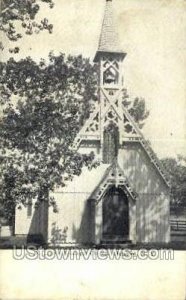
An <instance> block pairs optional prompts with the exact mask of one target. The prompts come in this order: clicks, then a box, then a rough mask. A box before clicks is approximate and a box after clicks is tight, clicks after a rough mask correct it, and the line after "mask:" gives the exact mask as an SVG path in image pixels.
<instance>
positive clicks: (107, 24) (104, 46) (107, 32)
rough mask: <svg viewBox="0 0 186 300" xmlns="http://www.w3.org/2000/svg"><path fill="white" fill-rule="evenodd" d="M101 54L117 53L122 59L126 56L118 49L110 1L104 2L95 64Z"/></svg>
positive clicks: (118, 44)
mask: <svg viewBox="0 0 186 300" xmlns="http://www.w3.org/2000/svg"><path fill="white" fill-rule="evenodd" d="M103 53H117V54H120V55H121V56H122V57H124V56H125V55H126V54H125V53H124V52H123V51H122V50H121V47H120V43H119V38H118V32H117V30H116V25H115V19H114V14H113V7H112V0H106V6H105V13H104V18H103V23H102V29H101V34H100V39H99V45H98V50H97V52H96V55H95V58H94V61H95V62H97V61H98V60H99V56H100V54H103Z"/></svg>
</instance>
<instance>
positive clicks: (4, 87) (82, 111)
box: [0, 53, 148, 219]
mask: <svg viewBox="0 0 186 300" xmlns="http://www.w3.org/2000/svg"><path fill="white" fill-rule="evenodd" d="M0 72H1V74H2V76H1V79H0V93H1V104H2V106H3V107H4V110H3V115H2V118H1V122H0V142H1V149H3V150H2V153H1V165H2V171H1V190H0V194H1V196H0V197H1V200H0V202H1V204H2V205H3V206H4V211H5V212H6V216H8V218H9V219H11V218H12V215H13V211H14V207H15V205H17V206H18V207H19V205H20V204H21V203H22V204H24V205H26V203H27V202H28V201H29V199H33V198H39V199H40V200H42V199H44V198H47V197H48V196H47V195H48V192H49V191H52V190H53V189H54V187H56V186H57V185H58V186H59V185H62V186H63V185H65V183H66V181H67V180H71V179H72V178H73V176H74V175H79V174H80V173H81V169H82V167H83V166H84V165H85V166H87V167H89V168H92V167H94V166H95V165H97V164H98V162H96V161H95V160H94V155H93V154H92V153H91V154H90V155H82V154H80V153H77V152H76V151H75V150H73V148H72V145H73V141H74V138H75V136H76V134H77V133H78V131H79V130H80V128H81V127H82V125H83V124H84V122H85V121H86V119H87V118H88V117H89V115H90V113H91V112H92V111H93V110H94V107H95V105H96V103H97V101H98V98H97V88H98V82H97V78H98V76H97V66H96V65H92V64H91V63H90V61H89V59H86V58H83V57H82V56H70V55H69V56H65V55H64V54H60V55H58V56H55V55H54V54H53V53H50V54H49V60H48V61H47V62H46V61H45V60H43V59H41V60H40V62H39V63H36V62H34V61H33V60H32V59H31V58H30V57H28V58H26V59H22V60H20V61H15V60H14V59H13V58H11V59H9V60H8V61H7V62H6V63H1V64H0ZM123 101H124V103H126V105H127V107H128V108H129V110H130V111H131V113H132V115H133V117H134V119H135V120H136V121H137V122H138V123H139V124H141V123H142V122H143V121H144V119H145V118H146V117H147V115H148V113H147V112H146V109H145V102H144V100H143V99H135V100H134V101H131V100H129V97H128V96H127V93H126V91H125V90H124V92H123ZM49 201H50V203H51V204H53V205H54V207H55V201H54V199H52V198H50V199H49ZM10 203H12V205H10Z"/></svg>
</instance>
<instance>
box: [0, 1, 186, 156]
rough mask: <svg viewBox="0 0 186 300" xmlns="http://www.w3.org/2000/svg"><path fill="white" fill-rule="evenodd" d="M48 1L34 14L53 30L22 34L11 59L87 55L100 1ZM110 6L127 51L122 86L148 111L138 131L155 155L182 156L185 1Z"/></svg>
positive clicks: (93, 46) (95, 35) (185, 138)
mask: <svg viewBox="0 0 186 300" xmlns="http://www.w3.org/2000/svg"><path fill="white" fill-rule="evenodd" d="M54 2H55V6H54V8H53V9H49V8H48V7H47V6H46V4H43V5H42V6H41V10H40V13H39V15H38V18H44V17H47V18H48V19H49V21H50V22H51V23H53V25H54V30H53V34H51V35H49V34H48V33H47V32H42V33H40V34H38V35H33V36H31V37H30V36H24V37H23V39H22V40H21V51H20V53H19V55H18V56H17V59H19V58H22V57H26V56H28V55H29V56H31V57H33V58H34V59H35V60H37V61H38V60H39V59H40V58H47V56H48V53H49V52H50V51H51V50H53V51H54V53H56V54H57V53H59V52H63V53H67V54H69V53H70V54H75V55H76V54H83V55H84V56H86V57H90V58H91V59H93V57H94V55H95V52H96V50H97V46H98V40H99V34H100V30H101V25H102V19H103V13H104V6H105V0H94V1H92V0H68V1H66V0H54ZM113 8H114V11H115V17H116V21H117V26H118V32H119V37H120V41H121V46H122V49H123V50H124V51H125V52H126V53H127V56H126V58H125V61H124V70H123V73H124V86H125V88H127V90H128V93H129V96H130V97H132V98H134V97H137V96H138V97H143V98H144V99H145V101H146V105H147V108H148V109H149V110H150V116H149V117H148V119H147V120H146V123H145V126H144V128H143V133H144V135H145V137H146V138H147V139H149V140H150V141H151V143H152V146H153V149H154V150H155V152H156V153H157V154H158V156H159V157H160V158H162V157H168V156H173V157H176V155H178V154H181V155H186V43H185V39H186V1H183V0H113ZM7 46H8V44H7ZM7 57H8V56H7V55H6V52H4V56H3V57H2V58H3V59H4V60H5V59H7Z"/></svg>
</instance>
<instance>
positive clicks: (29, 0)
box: [0, 0, 54, 54]
mask: <svg viewBox="0 0 186 300" xmlns="http://www.w3.org/2000/svg"><path fill="white" fill-rule="evenodd" d="M42 2H43V3H47V4H48V5H49V7H50V8H53V6H54V2H53V1H52V0H24V1H20V0H2V1H1V14H0V30H1V31H2V32H3V33H4V35H5V36H6V37H7V38H8V39H9V40H10V41H12V42H14V43H15V42H17V41H18V40H19V39H21V38H22V34H23V33H25V34H27V35H32V34H33V33H39V32H40V31H42V30H48V32H49V33H52V29H53V25H52V24H50V23H49V21H48V19H47V18H44V19H43V20H40V21H38V22H36V20H35V19H36V15H37V14H38V12H39V10H40V4H41V3H42ZM20 25H21V27H22V30H21V29H18V27H19V26H20ZM0 48H1V50H3V49H4V46H3V44H2V43H1V44H0ZM9 51H10V52H11V53H15V54H16V53H18V52H19V47H14V48H11V49H9Z"/></svg>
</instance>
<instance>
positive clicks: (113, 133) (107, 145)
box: [103, 123, 119, 164]
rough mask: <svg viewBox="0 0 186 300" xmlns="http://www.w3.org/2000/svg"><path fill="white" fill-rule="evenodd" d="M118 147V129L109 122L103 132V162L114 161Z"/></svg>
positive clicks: (110, 162) (109, 162)
mask: <svg viewBox="0 0 186 300" xmlns="http://www.w3.org/2000/svg"><path fill="white" fill-rule="evenodd" d="M118 148H119V130H118V127H117V126H116V125H115V124H114V123H110V124H109V125H108V126H107V127H106V128H105V130H104V133H103V163H105V164H112V163H114V162H115V161H116V159H117V155H118Z"/></svg>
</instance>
